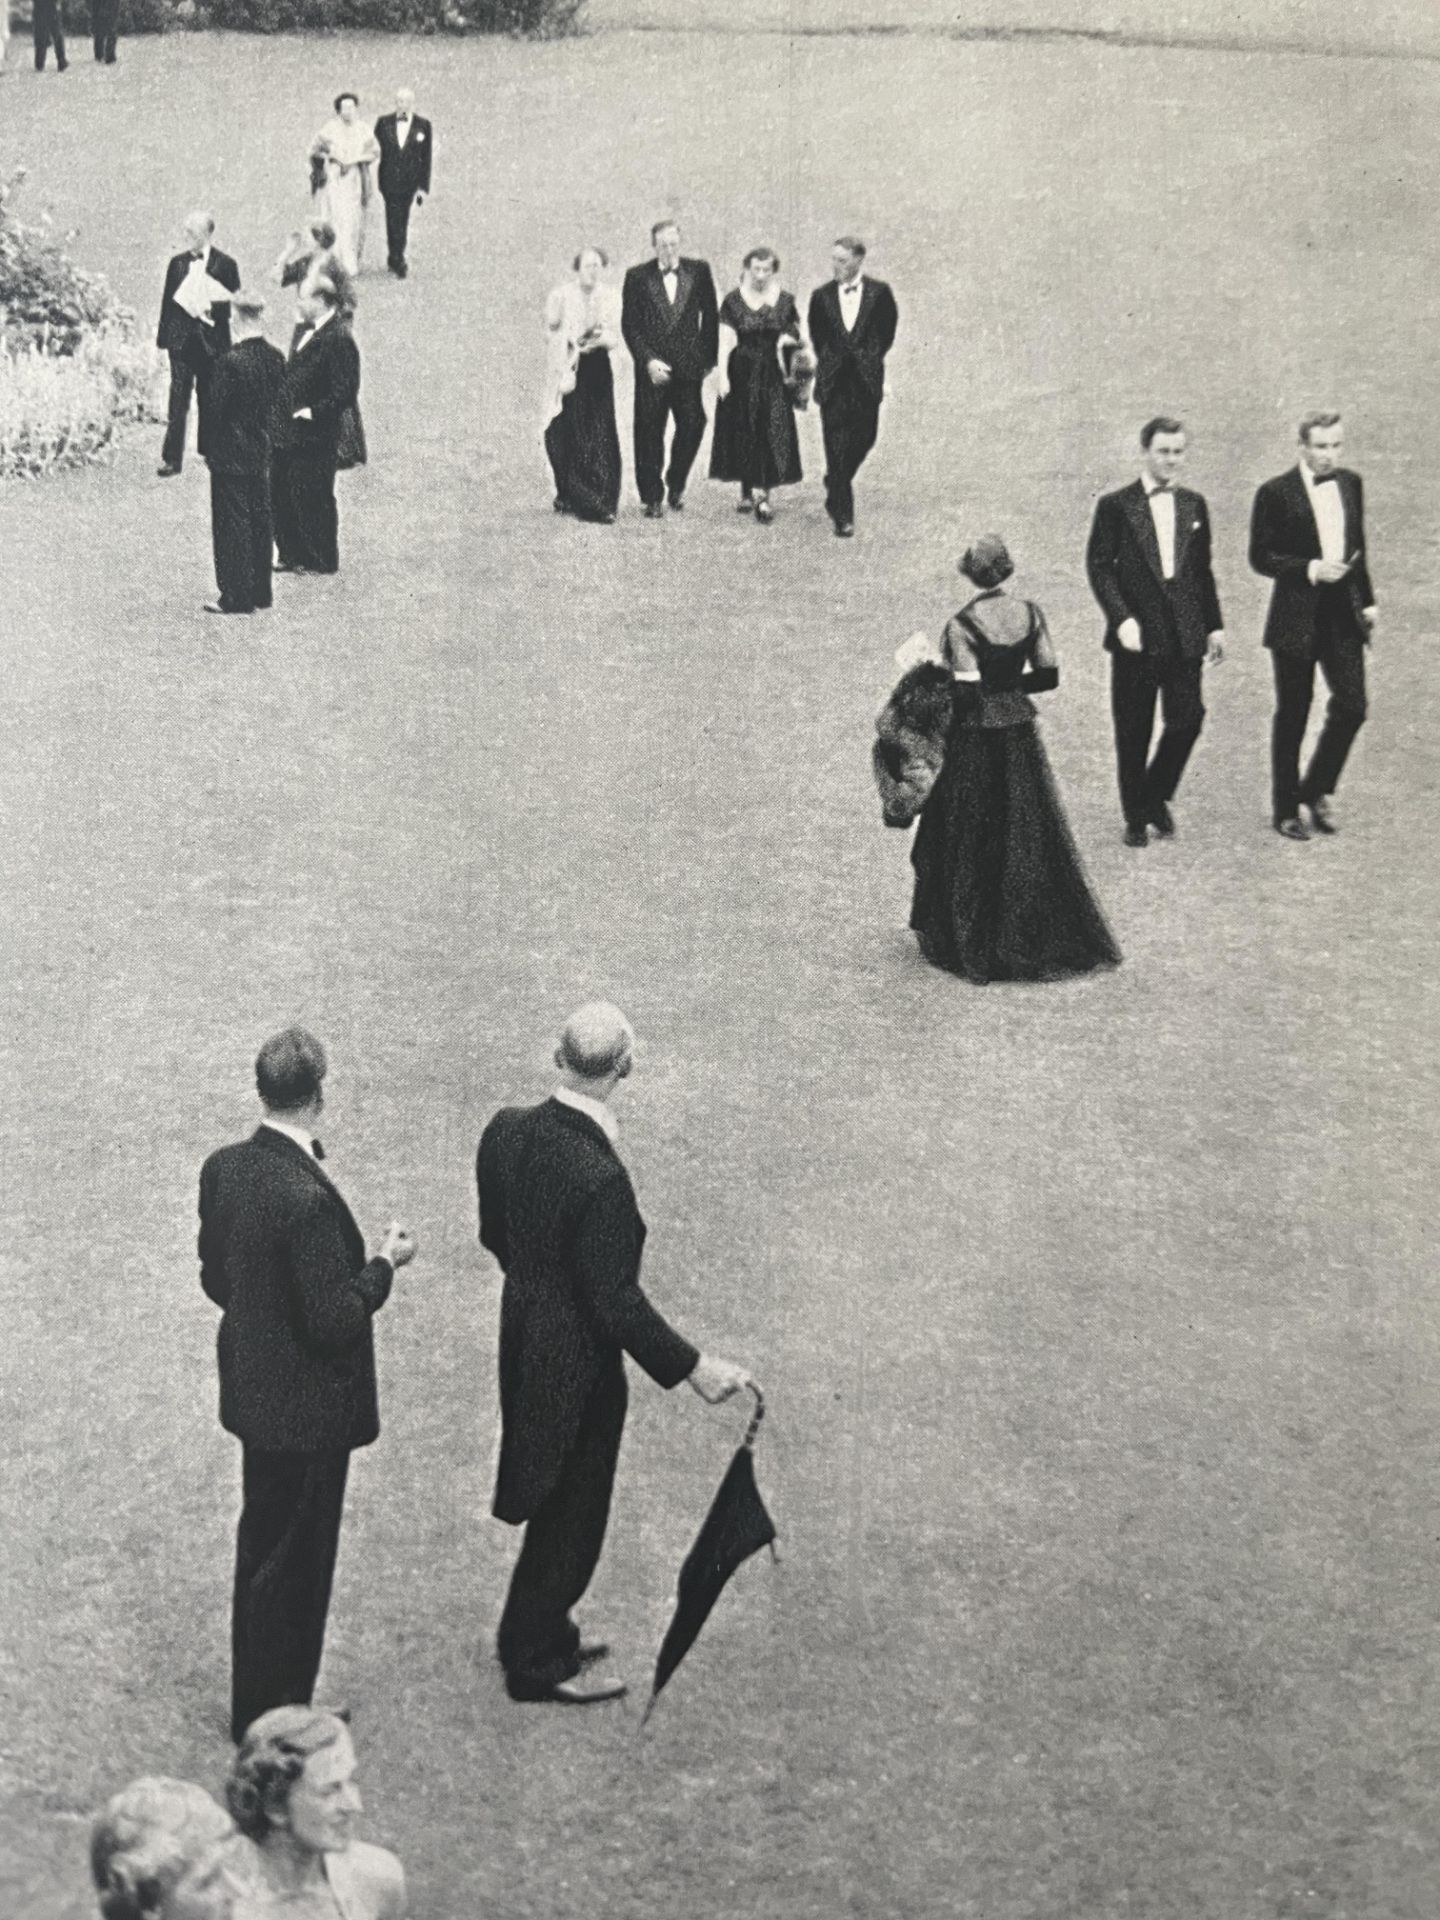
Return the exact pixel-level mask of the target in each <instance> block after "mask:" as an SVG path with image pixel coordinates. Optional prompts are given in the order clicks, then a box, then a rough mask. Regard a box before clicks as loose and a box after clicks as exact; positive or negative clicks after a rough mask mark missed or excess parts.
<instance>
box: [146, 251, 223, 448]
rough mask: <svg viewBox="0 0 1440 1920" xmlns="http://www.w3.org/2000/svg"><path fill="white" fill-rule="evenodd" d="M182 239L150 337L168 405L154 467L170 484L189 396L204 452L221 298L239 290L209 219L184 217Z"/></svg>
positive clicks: (220, 332) (220, 331)
mask: <svg viewBox="0 0 1440 1920" xmlns="http://www.w3.org/2000/svg"><path fill="white" fill-rule="evenodd" d="M184 240H185V244H184V246H183V247H182V248H181V249H180V251H179V253H177V254H174V255H173V256H172V257H171V260H170V264H169V265H168V266H167V267H166V269H165V291H164V293H163V294H162V295H161V297H160V326H159V330H158V332H157V333H156V336H155V344H156V346H157V347H159V348H160V349H161V351H162V352H164V353H168V354H169V356H170V404H169V408H168V410H167V418H166V424H165V444H164V446H163V448H162V449H161V453H160V467H159V473H160V478H161V479H162V480H173V479H174V477H175V475H176V474H177V473H179V471H180V469H181V467H182V466H183V465H184V462H185V425H186V422H187V421H188V419H189V417H190V395H191V393H192V392H193V393H194V395H195V404H196V409H197V411H198V413H199V425H198V428H197V432H196V445H197V446H198V448H199V450H200V452H201V453H208V452H209V451H210V434H209V428H210V377H211V374H212V373H213V371H214V367H215V362H216V361H217V360H218V359H219V358H220V356H221V355H222V354H226V353H228V352H229V351H230V302H229V301H228V300H226V299H225V298H223V295H224V294H225V293H226V292H227V291H228V292H230V293H235V292H237V291H238V290H239V286H240V269H239V267H237V266H236V264H235V262H234V261H233V260H232V259H231V258H230V256H229V254H228V253H222V252H221V251H220V249H219V247H217V246H216V245H215V221H214V218H213V216H212V215H210V214H208V213H192V214H190V215H189V216H188V217H187V218H186V221H185V226H184Z"/></svg>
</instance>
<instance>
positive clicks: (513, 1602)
mask: <svg viewBox="0 0 1440 1920" xmlns="http://www.w3.org/2000/svg"><path fill="white" fill-rule="evenodd" d="M626 1398H627V1394H626V1386H625V1379H624V1376H623V1374H621V1375H619V1376H617V1377H611V1378H607V1379H603V1380H601V1381H600V1382H598V1383H597V1385H596V1387H595V1390H594V1392H593V1393H592V1394H591V1397H590V1401H589V1404H588V1405H587V1407H586V1409H585V1412H584V1414H583V1415H582V1417H581V1421H580V1427H579V1431H578V1432H577V1434H576V1436H575V1441H574V1444H573V1446H572V1447H571V1449H570V1453H569V1456H568V1457H567V1459H566V1461H565V1464H564V1466H563V1468H562V1469H561V1473H560V1478H559V1480H558V1481H557V1482H556V1484H555V1486H554V1487H553V1488H552V1489H551V1491H550V1492H549V1494H547V1496H546V1497H545V1499H544V1500H543V1501H542V1502H541V1503H540V1505H539V1507H538V1508H537V1509H536V1511H535V1512H534V1514H533V1515H532V1516H531V1518H530V1519H529V1520H528V1521H527V1522H526V1523H525V1541H524V1544H523V1546H522V1547H521V1549H520V1557H519V1559H518V1560H517V1561H516V1563H515V1570H514V1573H513V1574H512V1575H511V1579H510V1591H509V1594H508V1596H507V1598H506V1601H505V1611H504V1613H503V1614H502V1615H501V1618H500V1627H499V1631H498V1633H497V1635H496V1643H495V1646H496V1653H497V1654H498V1656H499V1659H500V1664H501V1665H502V1666H503V1667H504V1669H505V1684H506V1688H507V1690H508V1691H509V1693H510V1695H511V1697H512V1698H513V1699H516V1700H539V1699H543V1698H544V1697H545V1696H546V1695H547V1694H548V1693H549V1692H550V1690H551V1689H552V1688H553V1687H555V1686H558V1685H559V1683H560V1682H561V1681H562V1680H570V1679H573V1678H574V1676H575V1674H577V1673H578V1672H579V1670H580V1661H579V1659H578V1658H577V1654H576V1649H577V1648H578V1646H579V1644H580V1632H579V1629H578V1628H577V1627H576V1625H575V1622H574V1621H573V1620H572V1619H571V1617H570V1614H571V1609H572V1608H574V1607H575V1606H577V1605H578V1604H579V1601H580V1599H581V1597H582V1595H583V1594H584V1592H585V1589H586V1588H587V1587H588V1586H589V1584H590V1581H591V1579H592V1577H593V1575H594V1572H595V1568H596V1566H597V1565H598V1563H599V1560H600V1550H601V1548H602V1547H603V1545H604V1543H605V1529H606V1526H607V1524H608V1522H609V1518H610V1496H611V1492H612V1490H613V1488H614V1484H615V1463H616V1461H617V1459H618V1458H619V1453H620V1435H621V1432H622V1430H623V1428H624V1425H625V1406H626Z"/></svg>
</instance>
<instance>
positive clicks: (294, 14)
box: [146, 0, 585, 40]
mask: <svg viewBox="0 0 1440 1920" xmlns="http://www.w3.org/2000/svg"><path fill="white" fill-rule="evenodd" d="M202 3H203V10H204V17H205V18H206V20H207V21H208V22H209V24H210V25H212V26H216V27H229V28H233V29H235V30H236V31H238V32H244V33H295V32H317V31H318V32H326V31H330V30H333V29H336V28H345V27H359V28H364V29H366V30H367V31H369V32H371V33H436V32H441V31H447V30H448V31H451V32H457V33H506V34H522V35H525V36H527V37H529V38H531V39H536V40H553V39H559V38H560V37H562V36H563V35H566V34H571V33H575V32H578V30H579V26H580V19H581V15H582V13H583V12H584V7H585V0H202ZM146 4H150V5H157V6H158V5H164V4H168V0H146Z"/></svg>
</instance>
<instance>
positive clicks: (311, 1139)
mask: <svg viewBox="0 0 1440 1920" xmlns="http://www.w3.org/2000/svg"><path fill="white" fill-rule="evenodd" d="M260 1124H261V1126H262V1127H268V1128H269V1129H270V1131H271V1132H272V1133H283V1134H284V1136H285V1138H286V1139H287V1140H293V1141H294V1142H295V1144H296V1146H297V1147H301V1148H303V1149H304V1151H305V1153H306V1155H307V1156H308V1157H309V1158H310V1159H311V1160H313V1159H314V1158H315V1136H314V1134H313V1133H311V1131H310V1130H309V1128H308V1127H293V1126H291V1124H290V1122H289V1121H288V1120H278V1119H277V1118H276V1117H275V1115H274V1114H273V1113H267V1114H266V1116H265V1118H264V1119H263V1120H262V1121H261V1122H260Z"/></svg>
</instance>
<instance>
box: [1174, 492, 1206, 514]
mask: <svg viewBox="0 0 1440 1920" xmlns="http://www.w3.org/2000/svg"><path fill="white" fill-rule="evenodd" d="M1175 499H1176V501H1177V503H1178V502H1179V501H1182V500H1183V501H1184V502H1185V504H1186V506H1187V507H1189V508H1190V510H1191V511H1192V512H1199V513H1205V514H1208V513H1209V511H1210V509H1209V507H1208V506H1207V505H1206V504H1205V496H1204V494H1203V493H1201V491H1200V489H1199V488H1198V487H1176V489H1175Z"/></svg>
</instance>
